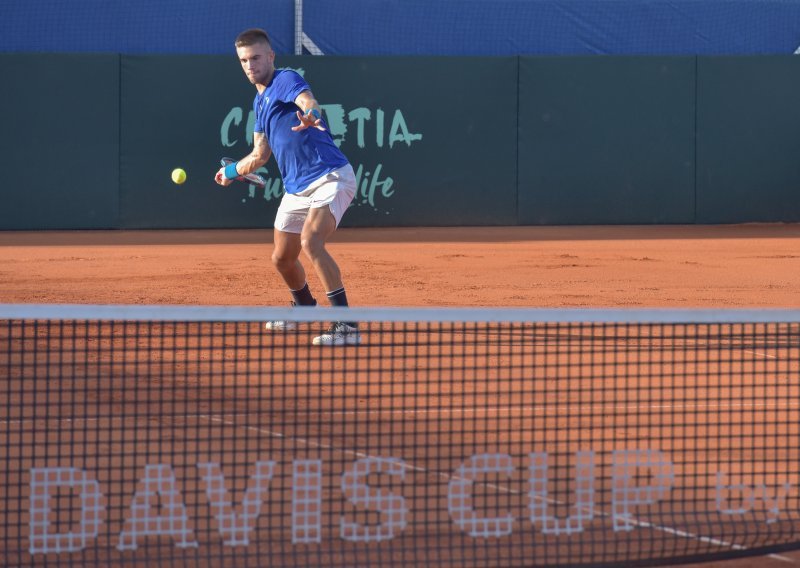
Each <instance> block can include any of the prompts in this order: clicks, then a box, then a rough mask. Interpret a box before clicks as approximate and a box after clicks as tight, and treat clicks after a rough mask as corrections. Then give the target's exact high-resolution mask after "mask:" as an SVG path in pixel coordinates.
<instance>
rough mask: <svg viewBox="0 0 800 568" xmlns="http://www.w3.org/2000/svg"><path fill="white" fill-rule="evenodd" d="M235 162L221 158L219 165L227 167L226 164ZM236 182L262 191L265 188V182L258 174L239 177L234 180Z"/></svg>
mask: <svg viewBox="0 0 800 568" xmlns="http://www.w3.org/2000/svg"><path fill="white" fill-rule="evenodd" d="M235 161H236V160H232V159H231V158H222V159H221V160H220V161H219V163H220V164H222V165H223V166H227V165H228V164H232V163H233V162H235ZM236 179H237V180H238V181H243V182H245V183H252V184H253V185H255V186H256V187H259V188H261V189H264V188H265V187H267V180H265V179H264V178H263V177H261V176H260V175H258V174H244V175H243V176H239V177H237V178H236Z"/></svg>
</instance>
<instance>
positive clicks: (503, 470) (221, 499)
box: [28, 449, 794, 554]
mask: <svg viewBox="0 0 800 568" xmlns="http://www.w3.org/2000/svg"><path fill="white" fill-rule="evenodd" d="M526 461H527V463H526V464H515V463H514V460H513V458H512V457H511V456H510V455H507V454H477V455H473V456H471V457H469V458H468V459H466V460H465V461H464V462H462V463H461V464H460V465H459V466H458V467H457V468H456V469H455V470H454V471H453V472H452V474H451V476H449V478H448V481H447V488H446V491H447V512H448V514H449V516H450V518H451V519H452V521H453V526H454V528H457V529H458V530H460V531H462V532H463V533H464V534H467V535H470V536H471V537H473V538H482V539H497V538H503V537H505V536H508V535H511V534H512V533H513V531H514V530H519V527H516V528H515V526H514V525H515V523H516V521H517V519H516V518H515V517H514V515H513V514H512V512H510V511H508V512H500V513H501V514H500V515H499V516H496V517H487V516H484V515H482V514H481V513H480V512H479V511H477V510H476V509H475V506H474V502H473V492H474V487H475V485H476V484H477V483H481V482H482V481H483V480H484V479H486V478H487V477H491V478H492V479H495V478H498V474H499V478H500V479H502V478H506V477H508V478H510V477H511V476H512V475H513V474H514V473H515V472H517V471H526V474H527V484H528V492H527V494H525V496H524V497H523V498H524V499H526V504H527V511H528V514H527V520H528V521H530V523H531V526H532V527H533V528H534V530H538V531H539V532H541V533H542V534H547V535H558V536H564V535H566V536H569V535H574V534H577V533H580V532H582V531H584V530H586V527H587V524H588V523H590V522H599V521H602V522H609V520H610V522H611V526H612V527H613V530H614V531H615V532H616V531H632V530H634V529H635V528H639V527H641V526H643V525H645V524H646V523H642V522H641V521H638V520H637V514H639V515H645V514H646V512H647V507H649V506H653V505H655V504H656V503H658V501H660V500H662V499H664V498H666V497H667V496H668V494H669V492H670V491H671V489H672V488H673V486H674V483H675V466H674V465H673V463H672V462H671V461H670V460H669V459H668V458H667V455H666V454H665V453H664V452H661V451H658V450H649V449H643V450H619V451H614V452H612V453H611V456H610V463H609V464H608V465H607V466H606V467H608V468H609V470H608V474H607V475H605V476H604V475H602V474H601V473H600V472H599V471H598V470H599V466H598V465H597V455H596V454H595V452H592V451H579V452H576V453H575V454H574V464H575V469H574V472H575V473H574V475H575V477H574V484H572V486H573V487H574V494H573V496H572V498H571V499H570V503H569V505H570V511H571V512H570V514H569V516H568V517H566V518H558V517H556V516H554V515H552V514H551V513H550V512H549V509H551V507H552V506H553V502H552V499H550V498H549V497H548V491H547V484H548V479H549V475H548V474H549V472H548V455H547V453H544V452H535V453H531V454H528V456H527V459H526ZM520 465H524V466H525V469H524V470H518V469H517V468H518V467H519V466H520ZM323 466H324V462H323V461H322V460H293V461H292V462H288V463H282V464H281V463H278V462H275V461H271V460H270V461H257V462H255V464H254V465H253V468H252V472H253V473H252V474H251V475H250V478H249V479H248V482H247V486H246V489H245V493H244V495H243V497H242V499H241V502H240V503H238V504H236V503H234V502H233V500H232V497H231V495H230V493H229V491H228V489H227V485H228V484H227V483H226V480H225V472H224V470H223V468H222V467H221V466H220V465H219V464H218V463H215V462H202V463H198V464H196V469H197V474H198V478H197V481H198V482H199V484H200V485H201V486H202V488H203V489H204V495H205V497H206V499H207V501H208V505H209V509H210V512H211V515H212V517H213V518H214V519H215V522H214V523H213V524H215V525H216V529H217V531H218V532H219V535H220V537H221V539H222V542H223V545H224V546H231V547H246V546H248V545H250V543H251V542H252V541H253V540H254V539H256V535H255V534H254V532H255V531H256V530H257V529H256V526H257V521H258V518H259V517H260V515H261V514H262V513H263V512H264V510H265V507H264V504H265V502H266V501H267V500H268V498H269V495H270V483H271V481H272V480H273V478H274V476H275V475H276V472H277V470H278V468H288V467H291V475H292V487H291V497H290V498H291V523H292V531H291V535H292V536H291V539H292V543H293V544H304V545H313V544H321V543H322V542H323V534H322V527H323V516H324V511H323V506H324V500H323V490H322V488H323ZM416 469H417V468H413V467H411V466H409V465H408V464H406V463H405V462H404V461H403V460H402V459H399V458H391V457H387V458H378V457H369V458H363V459H359V460H357V461H355V462H352V463H351V464H349V466H348V467H346V469H345V470H344V472H342V473H341V475H340V487H341V491H342V495H343V496H344V498H345V499H346V500H347V502H349V503H350V504H351V505H353V506H355V507H358V508H359V509H361V510H364V509H366V510H368V511H374V512H377V513H379V516H380V517H379V518H380V522H379V523H374V524H369V525H365V524H360V523H358V522H357V521H356V520H355V519H354V518H353V514H352V513H345V514H341V515H340V516H339V517H338V525H339V537H340V538H341V539H342V540H345V541H352V542H381V541H387V540H391V539H394V538H396V537H398V536H399V535H401V534H402V533H403V532H404V530H405V529H406V528H407V527H408V524H409V519H410V516H411V512H412V511H411V508H410V506H409V500H408V499H407V497H406V496H404V495H401V494H400V493H401V491H400V490H397V489H395V490H394V491H390V490H387V489H385V488H379V487H373V486H370V485H369V483H368V478H369V477H370V476H373V475H376V474H381V475H383V476H391V477H392V478H394V480H396V481H397V482H398V483H399V482H403V481H404V480H406V477H407V474H408V472H411V471H415V470H416ZM603 479H605V480H606V482H610V484H611V502H610V504H608V505H606V506H605V509H604V510H599V509H597V504H596V503H595V500H596V496H597V491H596V483H597V482H598V480H600V482H601V483H603V481H602V480H603ZM715 480H716V483H715V486H714V487H713V488H712V489H713V492H714V493H715V495H709V498H710V499H711V500H712V502H715V503H716V513H717V514H720V515H725V516H728V517H737V516H741V515H745V514H747V515H751V519H752V518H753V517H752V515H756V514H758V515H761V514H762V513H760V510H761V509H763V510H764V511H765V513H763V516H764V517H765V518H764V519H763V520H764V522H766V523H775V522H777V521H778V520H780V515H781V511H782V510H783V509H784V506H785V504H786V501H787V499H788V498H789V496H790V493H791V492H792V490H793V489H794V487H793V485H792V484H791V483H789V482H788V481H785V480H781V481H776V484H772V485H769V486H768V485H766V484H763V483H759V484H756V485H747V484H743V483H738V482H736V481H738V480H737V479H734V478H732V477H731V476H730V474H728V473H725V472H717V473H716V478H715ZM29 483H30V497H29V523H28V528H29V552H30V553H31V554H60V553H73V552H78V551H81V550H83V549H85V548H87V547H89V546H91V545H92V543H93V541H94V540H95V539H96V538H97V537H98V535H99V534H100V529H101V526H102V525H103V523H104V522H106V521H107V519H106V515H107V511H106V507H105V505H104V502H105V499H104V495H103V492H102V487H101V485H100V483H99V482H98V481H97V480H96V479H95V477H94V475H93V474H92V472H90V471H86V470H83V469H79V468H74V467H37V468H31V469H30V482H29ZM492 485H493V486H495V488H496V489H497V490H498V491H501V490H503V488H502V481H499V482H493V484H492ZM487 487H488V486H487ZM64 489H67V490H70V491H71V492H72V494H73V497H78V498H79V500H80V510H79V512H78V514H77V518H76V520H75V524H74V525H73V526H70V527H64V526H59V527H58V528H55V527H54V526H53V523H51V519H52V518H53V514H54V513H57V511H55V510H54V507H55V506H56V503H57V502H58V501H57V500H56V499H55V498H54V497H55V496H56V495H58V493H59V490H64ZM506 493H508V491H506ZM759 503H760V504H761V505H763V507H760V506H759ZM566 504H567V503H564V505H566ZM520 505H521V506H522V505H523V504H522V503H520ZM609 508H610V510H608V509H609ZM114 521H115V522H119V519H114ZM121 521H122V530H121V532H120V534H119V535H118V539H117V541H116V542H117V544H116V548H117V549H118V550H120V551H128V550H136V549H137V548H138V547H139V546H141V545H142V544H143V543H144V541H145V539H149V538H156V537H159V538H164V537H168V538H170V539H172V540H173V541H174V542H175V546H176V547H179V548H190V547H197V546H199V543H198V542H197V539H196V537H195V534H194V531H193V529H192V523H191V519H190V518H189V515H188V512H187V508H186V506H185V504H184V501H183V497H182V495H181V491H180V485H179V480H178V479H177V478H176V475H175V472H174V470H173V468H172V466H171V465H168V464H148V465H146V466H145V468H144V471H143V473H142V476H141V478H140V480H139V483H138V484H137V486H136V488H135V491H134V494H133V496H132V499H131V504H130V506H129V507H128V508H127V510H126V511H125V512H124V518H123V519H121Z"/></svg>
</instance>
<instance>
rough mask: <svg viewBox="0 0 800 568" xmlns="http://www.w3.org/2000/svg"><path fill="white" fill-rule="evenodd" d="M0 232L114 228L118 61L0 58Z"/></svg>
mask: <svg viewBox="0 0 800 568" xmlns="http://www.w3.org/2000/svg"><path fill="white" fill-rule="evenodd" d="M0 77H2V80H0V125H2V136H0V155H1V156H2V157H3V160H4V163H5V167H4V168H3V175H2V176H1V177H0V228H2V229H53V228H64V229H96V228H111V227H116V226H118V225H117V213H118V201H119V182H120V179H119V155H120V153H119V135H120V131H119V114H120V109H119V104H120V87H119V85H120V83H119V56H118V55H72V54H0Z"/></svg>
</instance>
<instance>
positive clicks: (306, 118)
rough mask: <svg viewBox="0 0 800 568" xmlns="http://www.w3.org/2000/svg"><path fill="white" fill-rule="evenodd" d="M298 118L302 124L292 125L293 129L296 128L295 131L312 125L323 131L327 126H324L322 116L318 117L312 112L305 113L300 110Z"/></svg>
mask: <svg viewBox="0 0 800 568" xmlns="http://www.w3.org/2000/svg"><path fill="white" fill-rule="evenodd" d="M297 120H299V121H300V124H298V125H297V126H293V127H292V130H294V131H295V132H299V131H301V130H305V129H306V128H309V127H311V126H313V127H314V128H316V129H317V130H322V131H323V132H324V131H325V127H324V126H322V118H321V117H320V118H317V117H315V116H314V115H313V114H311V113H308V114H303V113H301V112H300V111H299V110H298V111H297Z"/></svg>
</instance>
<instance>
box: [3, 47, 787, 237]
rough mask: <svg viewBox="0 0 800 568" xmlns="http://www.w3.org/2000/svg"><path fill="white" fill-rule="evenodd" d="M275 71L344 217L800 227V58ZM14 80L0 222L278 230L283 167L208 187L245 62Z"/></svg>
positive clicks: (105, 59)
mask: <svg viewBox="0 0 800 568" xmlns="http://www.w3.org/2000/svg"><path fill="white" fill-rule="evenodd" d="M277 63H278V65H279V66H284V67H291V68H293V69H296V70H298V72H300V73H302V74H303V75H304V76H305V77H306V79H307V80H308V81H309V83H310V84H311V86H312V88H313V90H314V92H315V95H316V96H317V98H318V100H319V101H320V103H321V104H322V106H323V109H324V111H325V116H326V119H327V121H328V124H329V125H330V128H331V132H332V134H333V136H334V139H335V140H336V141H337V143H338V144H339V145H340V146H341V148H342V149H343V151H344V152H345V154H346V155H347V156H348V157H349V158H350V160H351V162H352V164H353V166H354V168H355V169H356V172H357V175H358V179H359V192H358V195H357V197H356V200H355V202H354V204H353V207H351V210H350V211H349V212H348V213H347V215H346V216H345V219H344V221H343V225H344V226H359V227H365V226H415V225H419V226H422V225H438V226H448V225H514V224H523V225H530V224H615V223H616V224H620V223H625V224H638V223H739V222H748V221H800V187H799V186H800V167H799V166H798V160H797V159H796V157H797V156H798V155H799V154H800V136H798V134H797V133H798V132H799V131H800V128H798V127H799V126H800V107H799V106H797V105H796V104H794V102H793V101H794V94H795V93H797V92H798V87H800V59H798V58H794V57H783V56H761V57H714V58H712V57H699V58H698V57H688V56H687V57H655V56H653V57H635V56H631V57H599V56H593V57H498V58H474V57H385V58H380V57H372V58H355V57H321V58H316V57H310V56H308V57H280V58H279V59H278V61H277ZM0 72H2V74H3V77H4V78H6V79H7V80H4V81H3V82H2V84H0V102H2V104H1V105H0V121H2V124H3V132H4V136H3V137H2V138H0V150H2V152H3V155H4V156H5V157H6V158H7V160H8V162H7V163H8V164H9V165H8V167H7V168H6V172H5V176H4V177H3V181H2V182H0V200H1V202H2V206H0V229H7V230H8V229H79V228H87V229H93V228H127V229H138V228H205V227H208V228H222V227H270V226H271V225H272V220H273V217H274V213H275V210H276V209H277V204H278V201H279V199H280V195H281V191H282V189H281V182H280V178H279V175H278V172H277V171H276V166H275V162H274V161H272V160H271V161H270V162H269V163H268V164H267V165H266V167H265V168H264V169H263V170H262V172H261V173H262V174H263V175H265V177H267V178H268V179H269V180H270V183H269V185H268V188H267V189H266V190H256V189H255V188H253V187H250V186H248V185H245V184H241V183H237V184H234V185H232V186H230V187H228V188H225V189H223V188H220V187H219V186H217V185H216V184H215V183H214V182H213V175H214V173H215V172H216V170H217V168H218V163H219V159H220V157H222V156H230V157H233V158H239V157H241V156H243V155H245V154H247V152H248V151H249V147H250V144H251V142H252V140H251V138H252V116H251V107H252V100H253V95H254V93H255V91H254V89H253V87H252V86H251V85H250V84H249V83H248V82H247V81H246V79H245V77H244V76H243V74H242V72H241V70H240V68H239V65H238V62H237V61H236V58H235V56H234V55H233V54H231V56H230V57H228V56H196V55H192V56H190V55H169V56H119V55H53V54H45V55H42V54H2V55H0ZM179 166H180V167H183V168H185V169H186V170H187V172H188V181H187V182H186V183H185V184H184V185H181V186H177V185H174V184H173V183H172V182H171V180H170V177H169V174H170V172H171V170H172V169H173V168H175V167H179ZM31 172H35V175H34V174H33V173H31Z"/></svg>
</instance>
